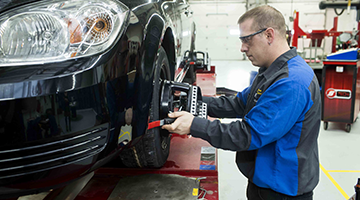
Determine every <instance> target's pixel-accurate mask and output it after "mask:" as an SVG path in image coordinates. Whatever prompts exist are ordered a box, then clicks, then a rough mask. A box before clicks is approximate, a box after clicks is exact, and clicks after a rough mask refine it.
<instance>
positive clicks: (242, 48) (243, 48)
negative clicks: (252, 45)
mask: <svg viewBox="0 0 360 200" xmlns="http://www.w3.org/2000/svg"><path fill="white" fill-rule="evenodd" d="M240 51H241V52H247V51H248V47H247V45H246V44H244V43H241V48H240Z"/></svg>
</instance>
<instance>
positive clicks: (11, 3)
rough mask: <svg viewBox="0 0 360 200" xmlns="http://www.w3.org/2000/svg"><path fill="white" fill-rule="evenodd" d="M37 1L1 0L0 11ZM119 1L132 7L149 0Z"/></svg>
mask: <svg viewBox="0 0 360 200" xmlns="http://www.w3.org/2000/svg"><path fill="white" fill-rule="evenodd" d="M37 1H41V0H1V1H0V13H1V12H3V11H5V10H8V9H11V8H14V7H17V6H21V5H23V4H27V3H31V2H37ZM151 1H154V2H156V0H151ZM49 2H50V1H49ZM120 2H122V3H124V4H125V5H126V6H127V7H128V8H130V9H132V8H134V7H136V6H139V5H142V4H146V3H149V0H121V1H120Z"/></svg>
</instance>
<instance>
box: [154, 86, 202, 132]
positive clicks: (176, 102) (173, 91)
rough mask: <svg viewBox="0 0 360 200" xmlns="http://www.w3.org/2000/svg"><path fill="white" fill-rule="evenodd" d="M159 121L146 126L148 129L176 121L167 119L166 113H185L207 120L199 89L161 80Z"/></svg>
mask: <svg viewBox="0 0 360 200" xmlns="http://www.w3.org/2000/svg"><path fill="white" fill-rule="evenodd" d="M160 95H161V96H160V119H161V120H156V121H152V122H150V123H149V124H148V129H152V128H155V127H159V126H162V125H164V124H171V123H173V122H174V121H175V120H176V119H175V118H167V115H168V113H171V112H174V111H187V112H189V113H191V114H192V115H194V116H195V117H200V118H204V119H206V118H207V104H206V103H205V102H203V101H202V95H201V89H200V88H199V87H198V86H193V85H190V84H188V83H178V82H174V81H168V80H163V81H162V82H161V94H160Z"/></svg>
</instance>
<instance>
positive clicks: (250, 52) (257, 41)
mask: <svg viewBox="0 0 360 200" xmlns="http://www.w3.org/2000/svg"><path fill="white" fill-rule="evenodd" d="M252 23H253V19H247V20H245V21H244V22H243V23H241V24H239V28H240V40H241V43H242V44H241V52H244V53H245V54H246V56H247V57H248V58H249V60H250V61H251V63H252V64H253V65H254V66H258V67H268V66H267V59H266V58H267V57H266V49H267V48H268V46H267V40H266V36H265V35H264V34H263V33H264V31H266V29H262V30H253V29H252V28H251V25H252ZM252 34H254V35H252ZM249 35H252V36H249ZM247 36H249V37H247Z"/></svg>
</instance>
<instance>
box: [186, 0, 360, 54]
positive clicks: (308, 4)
mask: <svg viewBox="0 0 360 200" xmlns="http://www.w3.org/2000/svg"><path fill="white" fill-rule="evenodd" d="M253 1H255V0H253ZM263 1H264V0H262V1H261V0H257V1H256V2H257V3H259V2H260V3H262V4H264V3H263ZM292 1H293V3H291V1H290V0H273V1H268V5H271V6H273V7H275V8H276V9H278V10H279V11H280V12H281V13H282V14H283V15H284V17H285V20H286V24H287V25H288V27H289V29H290V30H291V29H293V23H292V22H291V21H290V20H289V17H291V16H293V15H294V11H298V12H299V26H300V27H301V28H302V29H303V30H304V31H305V32H307V31H308V30H310V29H311V30H324V29H326V30H330V29H331V28H332V27H333V21H334V17H335V16H336V15H335V12H334V9H326V10H320V9H319V2H320V0H292ZM250 2H251V1H250ZM189 3H190V5H191V9H192V10H193V17H194V21H195V23H196V30H197V35H196V50H199V51H207V52H209V55H210V57H211V59H212V60H242V59H243V58H244V56H243V53H241V52H240V45H241V43H240V41H239V32H237V31H238V25H237V21H238V18H239V17H240V16H241V15H242V14H243V13H244V12H245V11H246V7H245V6H246V4H245V2H239V1H238V2H232V1H230V2H221V1H213V2H210V1H206V2H201V1H191V0H190V1H189ZM253 3H254V2H253ZM257 3H255V4H257ZM255 4H253V5H252V6H251V5H250V8H252V7H253V6H254V5H255ZM338 12H340V9H338ZM353 28H355V29H357V22H356V11H355V10H351V11H350V13H349V14H347V11H344V13H343V14H342V15H341V16H339V21H338V30H339V31H351V30H353ZM309 42H310V39H301V38H300V39H298V50H299V51H303V49H302V48H303V44H304V46H305V47H308V46H309ZM331 43H332V38H329V37H326V38H325V42H324V41H323V43H322V46H323V47H325V48H324V49H325V50H324V53H325V54H329V53H331ZM307 51H308V50H307ZM307 53H309V52H307ZM319 54H322V50H318V55H319ZM313 55H314V54H313Z"/></svg>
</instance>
